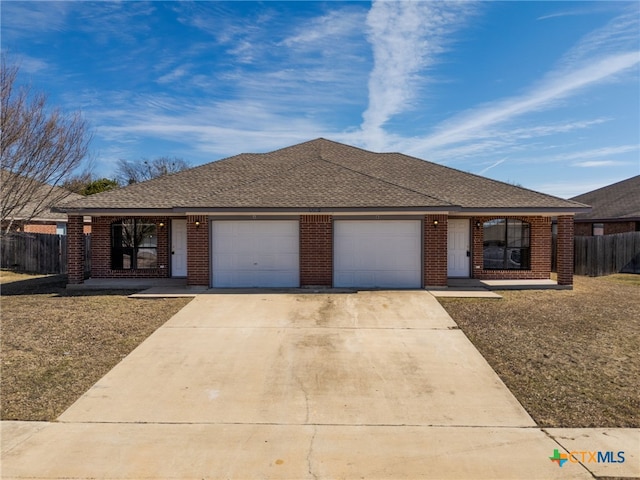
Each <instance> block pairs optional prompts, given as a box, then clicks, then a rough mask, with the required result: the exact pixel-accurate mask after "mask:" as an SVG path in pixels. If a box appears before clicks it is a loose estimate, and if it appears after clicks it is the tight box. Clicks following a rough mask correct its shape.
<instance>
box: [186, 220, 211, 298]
mask: <svg viewBox="0 0 640 480" xmlns="http://www.w3.org/2000/svg"><path fill="white" fill-rule="evenodd" d="M196 222H199V225H196ZM210 265H211V255H210V254H209V219H208V217H207V216H205V215H189V216H188V217H187V283H188V284H189V285H205V286H207V287H208V286H209V285H211V279H210V273H211V267H210Z"/></svg>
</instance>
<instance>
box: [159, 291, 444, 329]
mask: <svg viewBox="0 0 640 480" xmlns="http://www.w3.org/2000/svg"><path fill="white" fill-rule="evenodd" d="M165 326H166V327H178V326H179V327H217V328H220V327H240V326H242V327H260V328H265V327H272V328H273V327H292V328H303V327H314V328H390V329H403V328H417V329H420V328H423V329H424V328H455V327H456V323H455V322H454V321H453V320H452V319H451V317H450V316H449V314H448V313H447V312H446V311H445V310H444V309H443V308H442V306H440V304H439V303H438V301H437V300H436V299H435V298H433V296H432V295H430V294H429V293H428V292H425V291H422V290H417V291H397V292H385V291H377V292H359V293H354V294H268V293H262V294H258V293H256V294H252V295H244V294H225V295H201V296H198V298H197V302H191V303H190V304H189V305H187V306H186V307H185V308H184V309H182V310H181V311H180V312H178V314H176V315H175V316H174V317H173V318H172V319H170V320H169V321H168V322H167V323H166V324H165Z"/></svg>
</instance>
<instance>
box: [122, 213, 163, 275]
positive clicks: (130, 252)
mask: <svg viewBox="0 0 640 480" xmlns="http://www.w3.org/2000/svg"><path fill="white" fill-rule="evenodd" d="M157 266H158V237H157V236H156V226H155V224H153V223H143V222H142V221H140V220H123V221H122V222H117V223H112V224H111V268H112V269H113V270H133V269H145V268H157Z"/></svg>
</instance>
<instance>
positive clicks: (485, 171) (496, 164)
mask: <svg viewBox="0 0 640 480" xmlns="http://www.w3.org/2000/svg"><path fill="white" fill-rule="evenodd" d="M506 160H507V157H504V158H501V159H500V160H498V161H497V162H494V163H492V164H491V165H489V166H488V167H486V168H483V169H482V170H480V171H479V172H478V175H484V174H485V173H487V172H488V171H489V170H491V169H492V168H494V167H497V166H498V165H500V164H502V163H504V162H505V161H506Z"/></svg>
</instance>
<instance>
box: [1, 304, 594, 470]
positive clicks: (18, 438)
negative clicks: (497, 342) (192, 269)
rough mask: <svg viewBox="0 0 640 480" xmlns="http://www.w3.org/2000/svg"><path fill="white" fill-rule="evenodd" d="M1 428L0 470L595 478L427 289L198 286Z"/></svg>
mask: <svg viewBox="0 0 640 480" xmlns="http://www.w3.org/2000/svg"><path fill="white" fill-rule="evenodd" d="M132 301H135V300H132ZM7 429H8V430H7ZM7 431H8V432H9V435H10V440H11V444H10V445H8V446H7V445H3V466H2V474H3V478H28V477H38V478H238V479H240V478H242V479H245V478H246V479H253V478H291V479H304V478H310V479H320V478H323V479H336V478H368V479H378V478H379V479H383V478H384V479H391V478H398V479H400V478H406V479H409V478H410V479H414V478H531V477H532V476H535V477H539V478H563V479H566V478H592V477H591V475H590V474H589V473H588V472H587V471H586V470H584V469H583V468H581V467H580V466H573V465H572V467H573V468H562V469H561V468H558V465H556V464H555V463H553V462H551V461H550V460H549V457H550V456H551V455H553V453H554V449H557V448H559V445H558V444H557V443H556V442H554V441H553V439H551V438H550V437H549V436H548V435H546V434H545V433H544V432H543V431H542V430H540V429H538V428H535V424H534V422H533V421H532V419H531V418H530V417H529V415H528V414H527V413H526V412H525V411H524V409H523V408H522V407H521V406H520V404H519V403H518V402H517V400H516V399H515V398H514V397H513V395H512V394H511V393H510V392H509V390H508V389H507V388H506V387H505V386H504V384H503V383H502V382H501V381H500V379H499V378H498V377H497V375H496V374H495V373H494V371H493V370H492V369H491V368H490V367H489V365H488V364H487V363H486V361H485V360H484V359H483V358H482V356H481V355H480V354H479V353H478V352H477V350H476V349H475V348H474V347H473V345H472V344H471V343H470V342H469V341H468V340H467V338H466V337H465V336H464V334H463V333H462V332H461V331H460V330H459V329H458V328H457V326H456V325H455V323H454V322H453V321H452V320H451V318H450V317H449V315H448V314H447V313H446V312H445V311H444V310H443V309H442V307H440V305H439V304H438V303H437V301H436V300H435V299H434V297H433V296H431V295H430V294H429V293H427V292H424V291H399V292H397V291H396V292H360V293H357V294H257V293H256V294H245V295H242V294H203V295H199V296H197V297H196V298H195V299H194V300H193V301H192V302H191V303H189V304H188V305H187V306H186V307H185V308H184V309H183V310H181V311H180V312H179V313H178V314H177V315H175V316H174V317H173V318H172V319H171V320H169V321H168V322H167V323H166V324H165V325H164V326H163V327H161V328H160V329H158V330H157V331H156V332H155V333H154V334H153V335H152V336H151V337H149V338H148V339H147V340H146V341H145V342H144V343H143V344H142V345H140V346H139V347H138V348H137V349H136V350H135V351H134V352H132V353H131V354H130V355H129V356H128V357H127V358H125V359H124V360H123V361H122V362H121V363H120V364H119V365H118V366H116V367H115V368H114V369H113V370H112V371H111V372H109V373H108V374H107V375H106V376H105V377H104V378H102V379H101V380H100V381H99V382H98V383H97V384H96V385H94V386H93V387H92V388H91V389H90V390H89V391H88V392H87V393H86V394H85V395H84V396H83V397H82V398H80V399H79V400H78V401H77V402H76V403H75V404H74V405H72V406H71V407H70V408H69V409H68V410H67V411H66V412H64V413H63V414H62V416H61V417H60V418H59V421H58V422H56V423H34V424H32V425H26V426H25V425H24V424H23V423H19V424H16V425H5V426H4V428H3V434H4V433H6V432H7ZM3 442H4V440H3Z"/></svg>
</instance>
